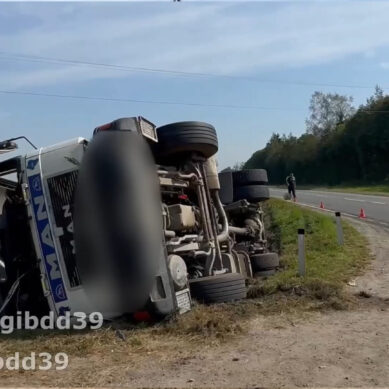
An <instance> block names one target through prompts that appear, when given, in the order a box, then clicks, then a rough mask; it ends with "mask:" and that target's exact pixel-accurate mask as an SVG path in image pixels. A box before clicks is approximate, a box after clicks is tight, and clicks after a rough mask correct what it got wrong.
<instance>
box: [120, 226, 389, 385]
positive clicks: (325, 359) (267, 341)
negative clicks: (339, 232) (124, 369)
mask: <svg viewBox="0 0 389 389" xmlns="http://www.w3.org/2000/svg"><path fill="white" fill-rule="evenodd" d="M352 223H353V225H355V227H356V228H357V229H358V230H359V231H361V232H363V233H364V234H365V235H366V236H367V237H368V238H369V242H370V245H371V250H372V252H373V254H374V256H375V260H374V261H372V263H371V265H370V266H369V269H368V271H367V272H366V273H365V274H364V275H363V276H361V277H358V278H357V279H356V280H355V284H356V286H350V287H349V289H350V291H351V292H352V293H359V292H360V291H364V292H367V295H371V297H365V298H363V297H362V298H360V303H359V307H358V308H357V309H354V310H352V311H330V312H325V313H322V314H315V315H312V316H311V315H310V316H309V317H308V318H307V319H305V320H304V319H302V320H298V321H297V322H296V323H294V322H293V320H292V321H289V320H286V321H285V323H282V324H281V325H280V326H279V328H277V326H276V327H275V328H274V326H273V325H272V323H269V318H257V319H255V320H252V321H251V323H250V330H249V332H248V334H245V335H244V336H242V337H241V338H239V339H237V340H236V341H234V342H232V343H228V344H225V345H222V346H220V347H218V348H214V347H204V349H203V350H201V351H197V352H195V353H193V355H191V356H190V357H184V358H181V357H180V356H179V355H177V357H176V358H174V359H173V360H170V361H166V362H161V361H160V360H157V359H153V358H150V359H149V360H148V361H147V363H146V364H145V366H144V369H141V370H137V371H132V372H129V374H128V378H127V380H126V381H125V382H124V383H125V384H127V385H131V386H170V387H171V386H179V387H190V386H196V387H201V386H208V387H209V386H216V387H234V386H235V387H258V386H262V387H263V386H277V387H280V386H289V387H290V386H327V387H328V386H345V387H346V386H347V387H350V386H353V387H357V386H381V387H382V386H388V385H389V232H388V231H385V230H384V229H383V228H382V227H381V226H380V227H378V226H374V225H371V224H367V223H363V222H360V221H352Z"/></svg>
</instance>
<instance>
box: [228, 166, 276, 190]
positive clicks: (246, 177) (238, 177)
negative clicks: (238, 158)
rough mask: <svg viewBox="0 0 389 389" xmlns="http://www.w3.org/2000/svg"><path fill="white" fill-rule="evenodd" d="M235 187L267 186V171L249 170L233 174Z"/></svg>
mask: <svg viewBox="0 0 389 389" xmlns="http://www.w3.org/2000/svg"><path fill="white" fill-rule="evenodd" d="M232 174H233V178H234V186H243V185H263V184H267V183H268V182H269V181H268V178H267V171H266V170H265V169H247V170H238V171H236V172H233V173H232Z"/></svg>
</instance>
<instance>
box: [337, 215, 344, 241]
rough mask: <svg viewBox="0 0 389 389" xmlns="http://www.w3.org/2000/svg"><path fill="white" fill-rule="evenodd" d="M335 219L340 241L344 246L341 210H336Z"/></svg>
mask: <svg viewBox="0 0 389 389" xmlns="http://www.w3.org/2000/svg"><path fill="white" fill-rule="evenodd" d="M335 220H336V230H337V233H338V243H339V244H340V245H341V246H343V244H344V240H343V227H342V220H341V218H340V212H335Z"/></svg>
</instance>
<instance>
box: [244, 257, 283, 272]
mask: <svg viewBox="0 0 389 389" xmlns="http://www.w3.org/2000/svg"><path fill="white" fill-rule="evenodd" d="M250 260H251V266H252V268H253V272H254V273H256V272H260V271H262V270H269V269H274V268H276V267H278V266H280V258H279V257H278V254H277V253H264V254H254V255H252V256H251V257H250Z"/></svg>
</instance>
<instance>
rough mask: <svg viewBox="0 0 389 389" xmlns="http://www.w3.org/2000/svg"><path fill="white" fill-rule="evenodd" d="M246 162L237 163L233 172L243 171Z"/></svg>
mask: <svg viewBox="0 0 389 389" xmlns="http://www.w3.org/2000/svg"><path fill="white" fill-rule="evenodd" d="M244 164H245V162H235V163H234V166H233V167H232V168H231V170H234V171H236V170H242V169H243V167H244Z"/></svg>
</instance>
